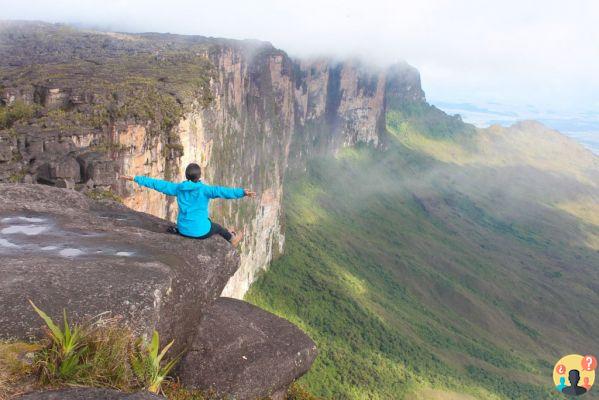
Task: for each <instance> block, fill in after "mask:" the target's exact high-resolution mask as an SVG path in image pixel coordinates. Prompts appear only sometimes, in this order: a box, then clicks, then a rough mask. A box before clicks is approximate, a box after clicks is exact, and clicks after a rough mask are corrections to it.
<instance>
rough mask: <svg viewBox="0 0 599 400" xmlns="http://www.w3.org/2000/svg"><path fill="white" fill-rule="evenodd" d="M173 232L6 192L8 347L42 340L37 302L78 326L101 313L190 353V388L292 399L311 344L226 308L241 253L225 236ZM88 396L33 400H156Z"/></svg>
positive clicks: (105, 209) (253, 313)
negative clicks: (290, 391) (291, 388)
mask: <svg viewBox="0 0 599 400" xmlns="http://www.w3.org/2000/svg"><path fill="white" fill-rule="evenodd" d="M169 226H171V224H170V223H169V222H168V221H166V220H162V219H159V218H156V217H154V216H151V215H149V214H145V213H140V212H136V211H133V210H131V209H129V208H127V207H125V206H123V205H121V204H118V203H116V202H112V201H93V200H90V199H89V198H87V197H86V196H84V195H83V194H81V193H78V192H76V191H74V190H65V189H58V188H54V187H50V186H46V185H28V184H0V339H21V340H29V339H35V338H40V337H41V336H42V335H43V329H42V325H43V322H42V321H41V320H40V318H39V316H38V315H37V314H36V313H35V312H34V311H33V309H32V308H31V306H30V305H29V303H28V300H32V301H33V302H34V303H36V304H37V305H38V306H39V307H40V308H42V309H43V310H44V311H45V312H47V313H48V314H49V315H50V316H51V317H52V318H53V319H54V320H60V318H61V316H62V312H63V310H66V311H67V312H68V315H69V319H70V320H71V321H74V322H78V323H81V322H83V321H85V320H87V319H89V318H91V317H95V316H98V315H100V314H102V315H104V316H105V317H112V318H116V319H117V320H120V322H121V323H122V324H124V325H126V326H128V327H130V328H131V330H132V331H133V332H135V333H136V334H138V335H145V336H146V337H149V336H150V335H151V333H152V331H153V330H158V331H159V332H160V337H161V338H162V340H163V341H164V342H165V343H166V342H167V341H170V340H174V341H175V344H174V350H173V354H174V353H179V352H186V351H188V350H190V349H191V351H190V352H189V353H188V355H187V356H185V358H184V361H182V362H181V363H180V365H179V367H178V369H179V371H180V374H181V376H182V377H183V378H182V379H183V381H185V382H188V383H189V384H190V385H192V386H196V385H197V386H200V387H202V388H208V386H209V387H210V388H213V389H215V390H216V391H218V392H219V393H223V394H234V395H235V396H237V398H239V399H242V398H243V399H246V398H247V399H253V398H254V397H253V396H254V395H256V396H258V394H259V395H262V394H264V395H265V394H273V393H275V392H281V393H282V392H284V391H285V389H286V388H287V386H288V385H289V384H290V383H291V382H292V381H293V380H294V379H297V378H298V377H300V376H301V375H303V374H304V373H305V372H306V371H307V370H308V369H309V367H310V365H311V364H312V362H313V361H314V358H315V356H316V348H315V346H314V343H313V342H312V341H311V340H310V339H309V338H308V337H307V336H306V335H305V334H304V333H303V332H302V331H301V330H299V329H298V328H296V327H295V326H293V325H292V324H290V323H289V322H287V321H285V320H283V319H281V318H278V317H276V316H274V315H272V314H270V313H268V312H266V311H263V310H260V309H259V308H257V307H254V306H252V305H250V304H248V303H245V302H242V301H239V300H234V299H225V298H219V295H220V293H221V292H222V290H223V288H224V287H225V285H226V283H227V281H228V280H229V278H230V277H231V276H232V275H233V274H234V273H235V271H236V270H237V268H238V264H239V256H238V254H237V253H236V251H235V250H234V249H233V248H232V247H231V245H230V244H229V243H227V242H226V241H225V240H224V239H222V238H220V237H218V236H215V237H212V238H209V239H206V240H196V239H188V238H183V237H181V236H178V235H172V234H168V233H166V230H167V228H168V227H169ZM202 346H204V347H202ZM206 349H208V352H206V351H205V350H206ZM242 353H243V354H242ZM198 356H199V358H198ZM244 357H245V359H244ZM240 359H244V360H245V361H247V363H245V364H239V360H240ZM235 365H237V367H236V368H234V367H233V366H235ZM216 370H218V371H219V372H218V377H215V375H213V374H212V375H210V371H212V372H214V371H216ZM265 371H270V372H268V373H264V372H265ZM205 382H210V383H209V384H208V385H204V383H205ZM81 390H82V391H80V392H79V391H65V392H46V393H37V394H32V395H29V396H30V397H24V398H27V399H53V398H64V399H71V398H72V399H79V398H91V399H93V398H115V399H120V398H123V399H129V398H131V399H137V398H139V399H145V398H148V399H150V398H152V397H126V395H124V394H119V395H118V396H117V395H116V394H115V395H114V396H116V397H112V396H113V394H112V392H102V391H97V390H91V391H89V392H87V391H85V390H83V389H81ZM57 396H64V397H57ZM85 396H88V397H85ZM102 396H107V397H102ZM123 396H125V397H123ZM131 396H144V395H142V394H139V395H131Z"/></svg>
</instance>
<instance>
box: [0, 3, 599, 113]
mask: <svg viewBox="0 0 599 400" xmlns="http://www.w3.org/2000/svg"><path fill="white" fill-rule="evenodd" d="M539 4H542V5H539ZM0 9H1V10H2V13H1V14H0V18H3V19H26V20H43V21H48V22H63V23H69V24H74V25H78V26H82V27H89V28H95V29H101V30H114V31H125V32H147V31H155V32H171V33H180V34H197V35H204V36H215V37H229V38H236V39H244V38H254V39H260V40H266V41H270V42H271V43H273V45H274V46H276V47H279V48H282V49H283V50H285V51H287V52H288V53H289V54H290V55H291V56H301V57H308V56H315V55H330V56H335V57H350V56H360V57H362V58H365V59H366V60H368V61H370V62H373V63H377V64H382V65H384V64H389V63H392V62H395V61H398V60H405V61H407V62H409V63H411V64H412V65H414V66H416V67H417V68H418V69H419V70H420V72H421V74H422V78H423V79H422V80H423V86H424V89H425V91H426V93H427V96H428V98H429V100H431V101H432V102H433V103H434V102H435V101H465V102H471V103H479V102H481V101H485V102H489V101H494V102H499V103H502V104H503V103H505V104H511V105H514V107H517V106H524V105H527V104H534V105H536V106H537V107H541V108H543V107H545V108H552V109H555V110H557V111H558V112H563V113H567V112H570V111H572V110H580V109H584V110H596V109H599V75H598V74H597V73H596V70H597V67H598V66H599V49H598V47H597V46H596V44H597V43H598V42H599V25H597V24H596V21H597V20H599V3H597V2H594V1H592V0H578V1H571V2H567V3H565V2H562V1H545V2H543V3H539V2H535V1H515V0H508V1H501V2H499V1H497V2H493V3H490V2H476V1H468V0H458V1H448V0H437V1H433V0H425V1H418V2H415V1H383V0H373V1H368V2H364V1H338V0H333V1H324V2H323V1H315V0H305V1H302V2H291V1H275V0H262V1H259V2H243V1H238V0H232V1H227V2H213V1H210V2H208V1H189V0H174V1H169V2H161V1H154V0H151V1H138V0H130V1H126V0H119V1H114V2H105V1H97V0H91V1H85V2H82V1H74V0H56V1H51V2H50V1H48V2H45V1H35V0H25V1H21V2H14V1H8V0H0Z"/></svg>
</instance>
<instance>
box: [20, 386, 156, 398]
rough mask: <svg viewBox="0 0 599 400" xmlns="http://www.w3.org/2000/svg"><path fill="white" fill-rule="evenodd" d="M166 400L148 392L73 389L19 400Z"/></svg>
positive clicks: (49, 392)
mask: <svg viewBox="0 0 599 400" xmlns="http://www.w3.org/2000/svg"><path fill="white" fill-rule="evenodd" d="M159 399H162V400H164V397H162V396H156V395H153V394H151V393H148V392H137V393H123V392H119V391H117V390H111V389H99V388H73V389H64V390H49V391H45V392H34V393H29V394H26V395H24V396H21V397H19V400H159Z"/></svg>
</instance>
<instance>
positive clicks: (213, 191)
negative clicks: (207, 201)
mask: <svg viewBox="0 0 599 400" xmlns="http://www.w3.org/2000/svg"><path fill="white" fill-rule="evenodd" d="M206 189H207V190H206V194H207V195H208V197H209V198H211V199H239V198H242V197H244V196H248V197H254V196H256V193H255V192H252V191H249V190H245V189H243V188H229V187H224V186H206Z"/></svg>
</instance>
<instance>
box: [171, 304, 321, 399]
mask: <svg viewBox="0 0 599 400" xmlns="http://www.w3.org/2000/svg"><path fill="white" fill-rule="evenodd" d="M316 355H317V350H316V345H315V344H314V342H313V341H312V340H311V339H310V338H309V337H308V336H307V335H306V334H305V333H303V332H302V331H301V330H300V329H299V328H297V327H296V326H295V325H293V324H291V323H290V322H289V321H287V320H285V319H283V318H279V317H277V316H276V315H273V314H271V313H269V312H267V311H264V310H262V309H260V308H258V307H256V306H253V305H251V304H249V303H246V302H244V301H241V300H236V299H232V298H226V297H221V298H219V299H218V300H217V301H216V302H215V303H214V305H213V306H212V307H210V308H209V309H207V310H206V312H205V314H204V316H203V318H202V320H201V322H200V325H199V326H198V329H197V335H196V337H195V339H194V341H193V343H192V344H191V347H190V350H189V352H188V353H187V355H186V356H185V357H184V358H183V359H182V360H181V364H180V369H181V373H180V379H181V381H182V382H183V384H185V385H188V386H192V387H196V388H200V389H215V390H216V391H217V393H218V394H220V395H229V396H232V397H233V398H235V399H237V400H245V399H248V400H249V399H252V400H253V399H256V398H262V397H265V396H271V397H272V398H283V394H284V393H285V390H286V389H287V387H288V386H289V385H290V384H291V383H292V382H293V381H294V380H295V379H297V378H299V377H300V376H302V375H303V374H304V373H306V372H307V371H308V369H309V368H310V366H311V365H312V362H313V361H314V359H315V358H316Z"/></svg>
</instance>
